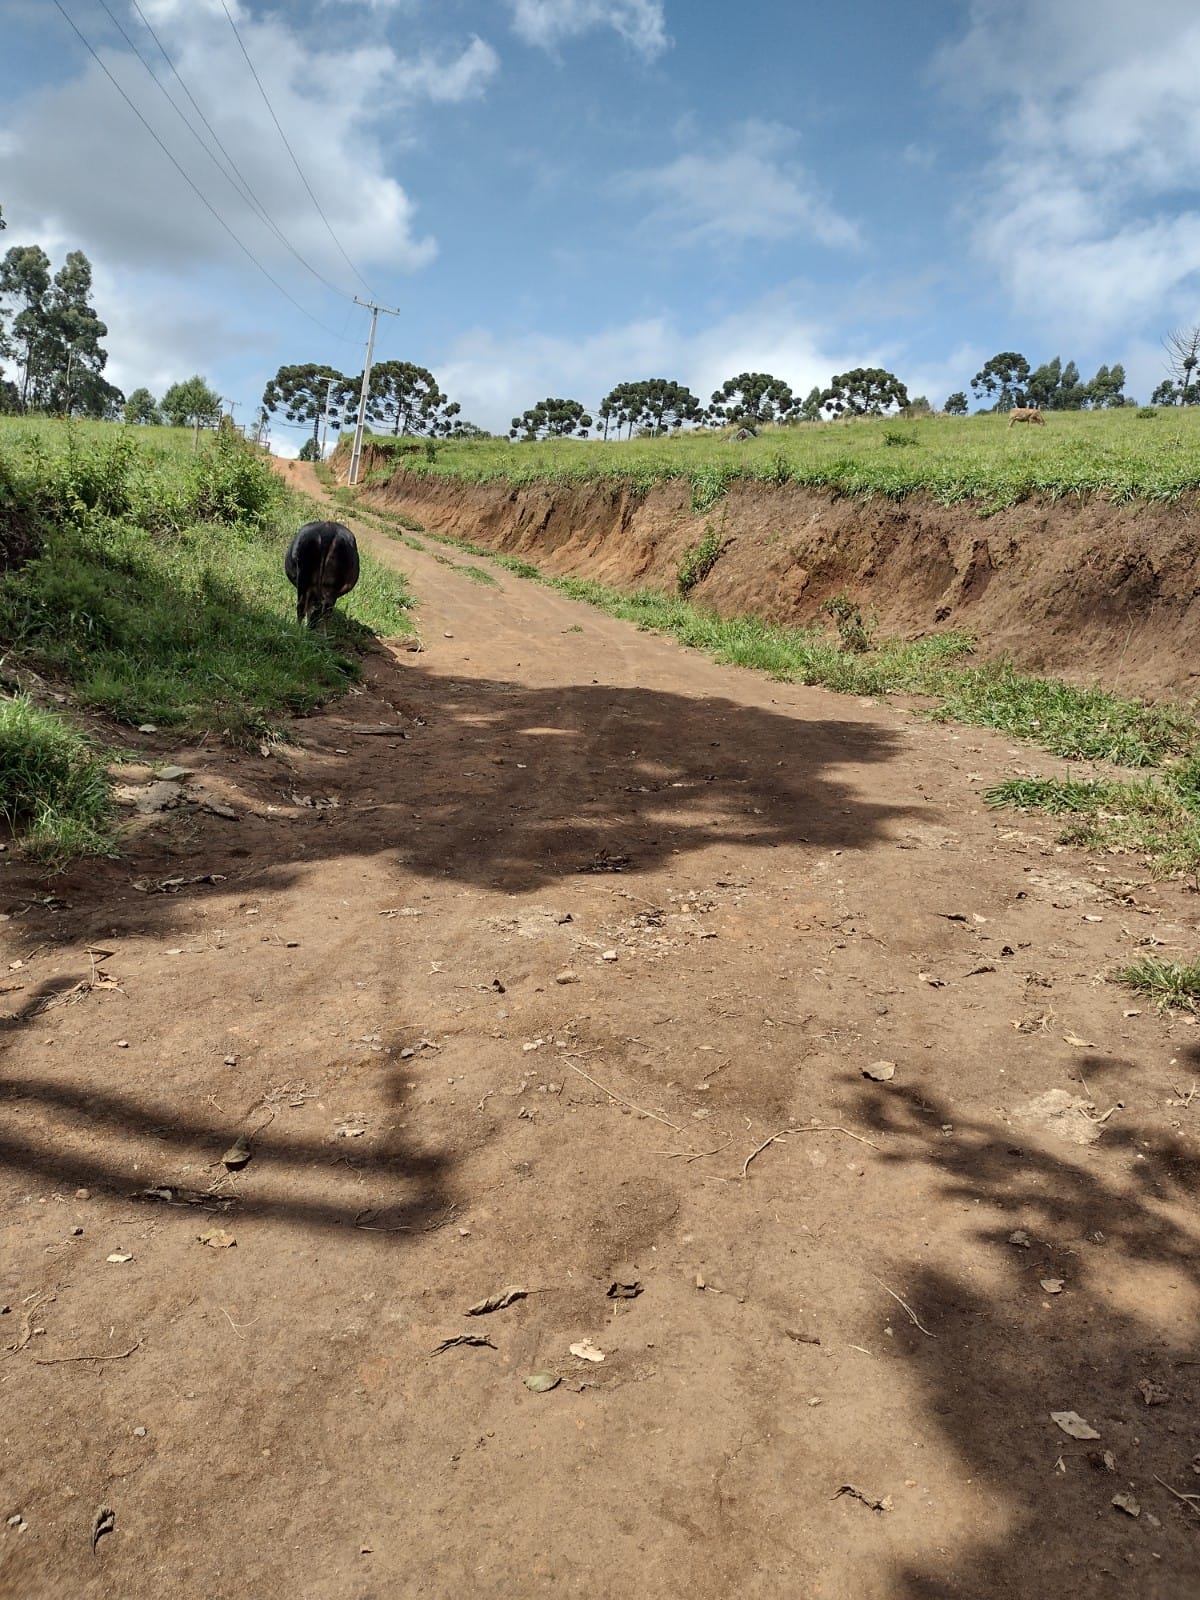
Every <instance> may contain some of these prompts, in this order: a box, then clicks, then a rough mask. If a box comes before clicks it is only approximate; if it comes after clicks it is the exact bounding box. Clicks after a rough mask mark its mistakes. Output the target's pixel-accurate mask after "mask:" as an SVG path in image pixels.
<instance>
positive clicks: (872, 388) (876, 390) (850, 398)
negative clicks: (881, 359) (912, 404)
mask: <svg viewBox="0 0 1200 1600" xmlns="http://www.w3.org/2000/svg"><path fill="white" fill-rule="evenodd" d="M907 404H908V390H907V389H906V388H905V387H904V385H903V384H902V383H901V382H900V379H899V378H897V377H896V376H895V374H894V373H891V372H886V371H885V370H884V368H883V367H855V368H854V370H853V371H852V372H843V373H841V374H839V375H838V376H835V377H833V378H831V379H830V380H829V387H828V388H827V389H822V391H821V409H822V411H828V412H829V414H830V415H831V416H834V417H842V416H847V415H848V416H852V417H881V416H883V414H884V413H885V412H887V411H891V410H893V409H895V410H899V408H900V407H901V406H906V405H907Z"/></svg>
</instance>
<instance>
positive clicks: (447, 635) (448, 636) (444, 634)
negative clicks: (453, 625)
mask: <svg viewBox="0 0 1200 1600" xmlns="http://www.w3.org/2000/svg"><path fill="white" fill-rule="evenodd" d="M453 637H454V635H453V634H452V633H443V635H442V638H443V639H453Z"/></svg>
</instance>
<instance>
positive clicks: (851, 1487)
mask: <svg viewBox="0 0 1200 1600" xmlns="http://www.w3.org/2000/svg"><path fill="white" fill-rule="evenodd" d="M842 1494H848V1495H851V1496H852V1497H853V1498H854V1499H855V1500H861V1501H862V1503H863V1505H865V1506H870V1508H871V1510H872V1511H890V1510H891V1509H892V1497H891V1495H890V1494H885V1495H884V1497H883V1499H882V1500H877V1499H876V1498H875V1496H874V1495H870V1494H867V1493H866V1492H865V1491H864V1490H862V1489H860V1488H859V1487H858V1485H857V1484H856V1483H844V1484H843V1485H842V1486H841V1488H840V1489H839V1490H838V1491H837V1494H835V1495H834V1497H833V1498H834V1499H835V1500H836V1499H837V1498H838V1495H842Z"/></svg>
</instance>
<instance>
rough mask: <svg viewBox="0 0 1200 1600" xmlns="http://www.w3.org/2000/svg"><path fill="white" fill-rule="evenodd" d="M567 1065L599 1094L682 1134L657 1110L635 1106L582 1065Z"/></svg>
mask: <svg viewBox="0 0 1200 1600" xmlns="http://www.w3.org/2000/svg"><path fill="white" fill-rule="evenodd" d="M567 1065H568V1066H569V1067H570V1069H571V1071H572V1072H577V1073H578V1074H579V1076H580V1077H581V1078H586V1079H587V1081H588V1082H589V1083H592V1084H595V1086H596V1088H597V1089H599V1090H600V1092H601V1094H606V1095H607V1096H608V1098H609V1099H610V1100H615V1101H616V1102H617V1104H618V1105H622V1106H628V1107H629V1109H630V1111H636V1112H637V1114H638V1116H639V1117H653V1118H654V1120H655V1122H661V1123H662V1124H663V1126H664V1127H667V1128H670V1130H671V1132H672V1133H678V1134H680V1135H682V1133H683V1129H682V1128H679V1127H676V1125H675V1124H674V1123H673V1122H668V1121H667V1119H666V1117H660V1116H659V1114H658V1112H657V1111H647V1110H646V1108H645V1106H636V1105H634V1103H633V1101H632V1100H626V1099H625V1097H624V1095H619V1094H615V1093H614V1092H613V1091H612V1090H611V1089H609V1088H607V1087H606V1086H605V1085H604V1084H603V1083H601V1082H600V1081H599V1080H598V1079H597V1078H593V1077H592V1075H591V1073H590V1072H585V1071H584V1070H583V1068H582V1067H577V1066H576V1065H575V1063H574V1062H573V1061H568V1062H567Z"/></svg>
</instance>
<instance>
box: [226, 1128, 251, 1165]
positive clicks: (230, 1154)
mask: <svg viewBox="0 0 1200 1600" xmlns="http://www.w3.org/2000/svg"><path fill="white" fill-rule="evenodd" d="M249 1159H250V1136H249V1134H245V1133H239V1134H238V1136H237V1138H236V1139H235V1140H234V1141H233V1143H232V1144H231V1145H230V1146H229V1149H228V1150H226V1152H225V1154H224V1155H223V1156H222V1157H221V1160H222V1162H223V1163H224V1164H225V1166H226V1167H228V1168H229V1170H230V1172H238V1171H240V1170H241V1168H242V1167H244V1166H245V1165H246V1163H247V1162H248V1161H249Z"/></svg>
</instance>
